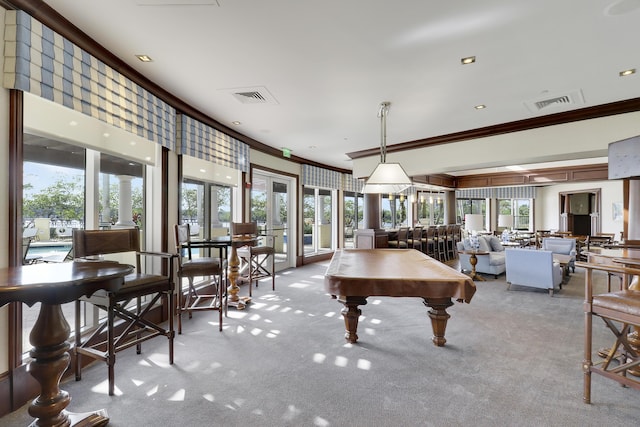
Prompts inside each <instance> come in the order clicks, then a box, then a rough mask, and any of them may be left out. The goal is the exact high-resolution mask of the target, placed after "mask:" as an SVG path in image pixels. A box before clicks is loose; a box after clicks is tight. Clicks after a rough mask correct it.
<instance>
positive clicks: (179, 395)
mask: <svg viewBox="0 0 640 427" xmlns="http://www.w3.org/2000/svg"><path fill="white" fill-rule="evenodd" d="M186 394H187V393H186V391H185V389H183V388H181V389H180V390H178V391H176V392H175V393H173V395H172V396H171V397H169V399H167V400H169V401H170V402H184V397H185V396H186Z"/></svg>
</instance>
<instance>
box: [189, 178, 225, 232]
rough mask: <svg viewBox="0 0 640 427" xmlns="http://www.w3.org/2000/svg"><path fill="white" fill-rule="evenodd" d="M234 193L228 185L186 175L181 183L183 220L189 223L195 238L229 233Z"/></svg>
mask: <svg viewBox="0 0 640 427" xmlns="http://www.w3.org/2000/svg"><path fill="white" fill-rule="evenodd" d="M231 195H232V191H231V187H229V186H224V185H218V184H212V183H208V182H202V181H196V180H191V179H185V180H184V181H183V183H182V194H181V201H180V205H181V210H180V222H181V223H182V224H185V223H188V224H189V225H190V227H191V234H192V237H194V238H198V239H208V238H211V237H216V236H226V235H227V234H229V227H230V222H231V218H232V211H231V206H232V203H231V202H232V200H231Z"/></svg>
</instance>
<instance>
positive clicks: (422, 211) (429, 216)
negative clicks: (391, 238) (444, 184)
mask: <svg viewBox="0 0 640 427" xmlns="http://www.w3.org/2000/svg"><path fill="white" fill-rule="evenodd" d="M417 203H418V220H419V221H420V223H421V224H423V225H441V224H444V195H443V194H442V193H433V192H420V193H419V194H418V200H417Z"/></svg>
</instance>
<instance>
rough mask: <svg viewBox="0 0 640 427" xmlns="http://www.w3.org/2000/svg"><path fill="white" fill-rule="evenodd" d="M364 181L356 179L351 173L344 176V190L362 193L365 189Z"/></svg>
mask: <svg viewBox="0 0 640 427" xmlns="http://www.w3.org/2000/svg"><path fill="white" fill-rule="evenodd" d="M364 182H365V180H364V179H358V178H354V177H353V175H351V174H350V173H343V174H342V189H343V190H344V191H353V192H354V193H362V189H363V187H364Z"/></svg>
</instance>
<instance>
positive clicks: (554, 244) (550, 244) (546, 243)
mask: <svg viewBox="0 0 640 427" xmlns="http://www.w3.org/2000/svg"><path fill="white" fill-rule="evenodd" d="M542 250H543V251H551V252H553V253H554V254H563V255H571V257H572V258H571V261H569V263H568V264H567V270H568V269H569V268H570V269H571V271H572V272H574V273H575V272H576V254H577V251H576V239H570V238H564V237H545V238H543V239H542Z"/></svg>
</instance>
